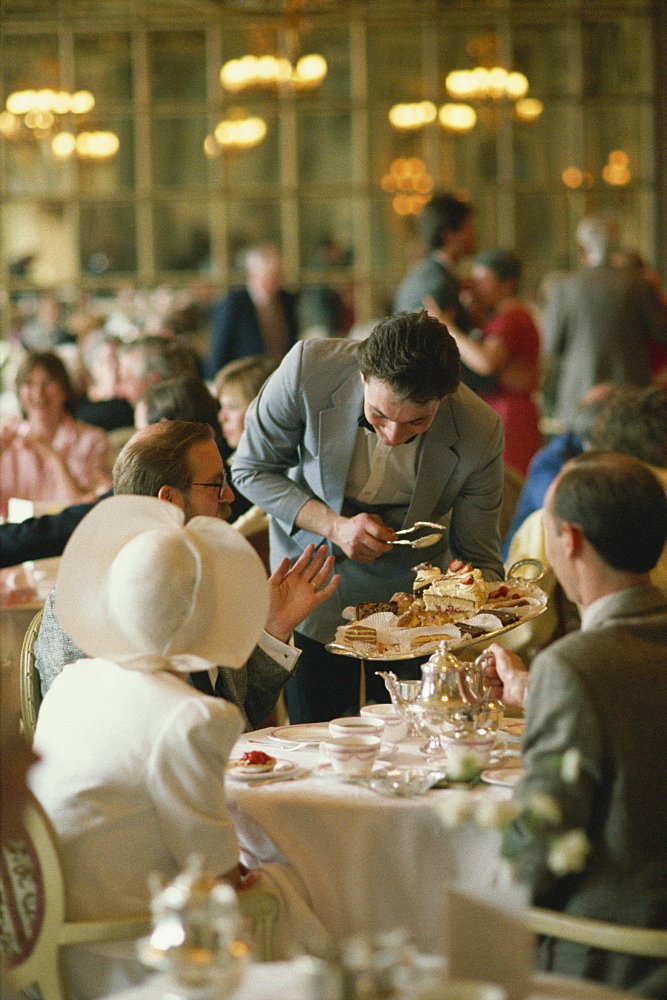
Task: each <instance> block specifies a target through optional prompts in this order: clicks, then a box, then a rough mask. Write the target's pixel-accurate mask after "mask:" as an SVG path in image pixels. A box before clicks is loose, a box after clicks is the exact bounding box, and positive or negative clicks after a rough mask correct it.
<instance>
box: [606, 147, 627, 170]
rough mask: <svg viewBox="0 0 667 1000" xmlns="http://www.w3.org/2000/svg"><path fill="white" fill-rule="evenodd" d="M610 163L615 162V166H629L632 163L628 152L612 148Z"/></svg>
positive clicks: (609, 157)
mask: <svg viewBox="0 0 667 1000" xmlns="http://www.w3.org/2000/svg"><path fill="white" fill-rule="evenodd" d="M608 160H609V163H611V164H613V166H615V167H627V166H628V164H629V163H630V157H629V156H628V154H627V153H624V152H623V150H622V149H612V151H611V153H610V154H609V156H608Z"/></svg>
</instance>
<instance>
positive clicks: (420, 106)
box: [389, 101, 437, 131]
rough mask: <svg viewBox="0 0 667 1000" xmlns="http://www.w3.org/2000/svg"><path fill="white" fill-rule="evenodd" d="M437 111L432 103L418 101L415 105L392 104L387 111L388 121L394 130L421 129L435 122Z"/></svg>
mask: <svg viewBox="0 0 667 1000" xmlns="http://www.w3.org/2000/svg"><path fill="white" fill-rule="evenodd" d="M436 114H437V111H436V107H435V104H434V103H433V101H420V102H419V103H415V104H394V106H393V108H390V109H389V121H390V122H391V124H392V125H393V126H394V128H397V129H402V130H403V131H409V130H411V129H418V128H423V127H424V125H428V124H429V123H430V122H432V121H435V117H436Z"/></svg>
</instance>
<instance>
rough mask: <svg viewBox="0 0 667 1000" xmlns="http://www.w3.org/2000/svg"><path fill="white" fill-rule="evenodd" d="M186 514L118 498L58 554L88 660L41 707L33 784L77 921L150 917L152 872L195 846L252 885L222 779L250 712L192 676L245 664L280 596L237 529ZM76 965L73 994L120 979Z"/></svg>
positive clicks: (68, 670) (209, 863)
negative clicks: (57, 847)
mask: <svg viewBox="0 0 667 1000" xmlns="http://www.w3.org/2000/svg"><path fill="white" fill-rule="evenodd" d="M183 520H184V518H183V513H182V511H181V510H179V509H178V508H177V507H176V506H174V505H173V504H168V503H164V502H162V501H160V500H158V499H155V498H153V497H139V496H116V497H112V498H110V499H108V500H104V501H102V502H101V503H100V504H98V505H97V506H96V507H94V508H93V509H92V510H91V512H90V513H89V514H88V515H87V516H86V517H85V518H84V520H83V521H82V522H81V524H80V525H79V526H78V527H77V529H76V531H75V532H74V534H73V535H72V537H71V539H70V541H69V543H68V545H67V548H66V549H65V552H64V555H63V558H62V562H61V566H60V570H59V574H58V581H57V598H56V611H57V614H58V616H59V618H60V620H61V621H62V624H63V626H64V627H65V629H66V631H67V632H68V633H69V634H70V635H71V636H72V638H73V639H74V641H75V642H76V644H77V645H78V646H79V647H80V648H81V649H84V650H86V651H87V653H88V656H89V657H90V658H89V659H83V660H78V661H76V662H75V663H71V664H69V665H67V666H66V667H65V669H64V670H63V672H62V673H61V674H60V675H59V676H58V677H57V678H56V680H55V681H54V683H53V685H52V686H51V688H50V689H49V691H48V693H47V695H46V697H45V698H44V700H43V702H42V705H41V708H40V713H39V719H38V722H37V729H36V735H35V749H36V751H37V752H38V754H39V755H40V756H41V758H42V760H41V763H40V764H38V765H37V767H36V768H35V772H34V775H33V779H32V781H31V784H32V787H33V790H34V792H35V794H36V796H37V798H38V799H39V800H40V801H41V803H42V805H43V806H44V808H45V809H46V812H47V813H48V815H49V816H50V818H51V820H52V822H53V824H54V826H55V828H56V830H57V832H58V834H59V836H60V839H61V842H62V847H63V853H64V864H65V869H66V875H67V883H68V888H69V890H70V895H69V900H70V910H69V913H68V916H70V917H72V918H80V919H86V918H92V919H95V918H99V917H104V916H118V915H122V914H132V913H144V912H146V910H147V908H148V903H149V892H148V885H147V876H148V874H149V873H150V872H159V873H160V874H161V875H162V876H163V877H165V878H169V879H171V878H173V877H174V875H175V874H176V873H177V872H178V871H179V870H180V869H181V868H182V867H183V865H184V864H185V861H186V859H187V857H188V855H189V854H190V853H191V852H192V851H197V852H198V853H199V854H200V855H201V856H202V859H203V863H204V865H205V867H206V869H208V870H210V871H213V872H217V873H219V874H220V875H221V876H223V877H224V878H226V879H227V880H229V881H230V882H231V883H232V885H234V886H236V887H239V886H240V885H241V883H242V876H241V871H240V868H239V865H238V844H237V839H236V833H235V830H234V826H233V824H232V822H231V820H230V818H229V816H228V815H227V812H226V809H225V802H224V787H223V779H224V770H225V766H226V763H227V760H228V757H229V753H230V750H231V748H232V746H233V744H234V742H235V740H236V739H237V737H238V736H239V734H240V733H241V731H242V729H243V723H242V718H241V714H240V712H239V711H238V709H237V708H236V707H235V706H234V705H231V704H230V703H229V702H225V701H223V700H222V699H220V698H212V697H209V696H207V695H204V694H201V693H200V692H199V691H197V690H195V689H194V688H193V687H191V686H190V685H189V684H188V683H187V674H189V673H190V672H191V671H193V670H203V669H209V668H211V667H213V666H214V665H218V664H223V665H225V666H228V667H240V666H241V665H242V664H244V663H245V662H246V660H247V658H248V656H249V654H250V652H251V651H252V649H253V648H254V646H255V644H256V642H257V639H258V637H259V634H260V632H261V630H262V627H263V626H264V623H265V620H266V616H267V612H268V607H269V592H268V586H267V582H266V574H265V572H264V569H263V566H262V563H261V560H260V558H259V556H258V555H257V554H256V552H255V551H254V549H253V548H252V546H251V545H250V544H249V543H248V542H246V541H245V539H244V538H242V537H241V536H240V535H239V534H238V532H236V531H234V529H233V528H231V527H230V526H229V525H228V524H226V523H225V522H223V521H221V520H219V519H216V518H210V517H194V518H192V519H191V520H190V521H188V523H187V524H186V525H185V526H184V525H183ZM239 608H242V609H243V612H242V614H239V610H238V609H239ZM70 965H71V971H72V975H73V979H74V980H75V986H76V987H77V988H78V990H77V992H78V995H80V996H82V997H84V996H94V995H99V990H100V985H99V984H100V982H102V983H103V986H102V988H104V987H105V986H106V988H107V989H108V988H109V981H108V980H99V978H97V977H96V976H95V975H94V974H95V972H96V971H97V972H100V971H101V968H100V969H97V970H95V969H94V968H93V967H92V966H91V964H90V959H89V958H88V959H87V960H86V966H85V976H84V979H83V980H82V979H81V976H80V974H77V966H76V959H75V960H74V963H72V962H71V963H70ZM79 968H80V967H79ZM95 980H96V982H95Z"/></svg>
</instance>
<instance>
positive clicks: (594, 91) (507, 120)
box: [0, 0, 657, 320]
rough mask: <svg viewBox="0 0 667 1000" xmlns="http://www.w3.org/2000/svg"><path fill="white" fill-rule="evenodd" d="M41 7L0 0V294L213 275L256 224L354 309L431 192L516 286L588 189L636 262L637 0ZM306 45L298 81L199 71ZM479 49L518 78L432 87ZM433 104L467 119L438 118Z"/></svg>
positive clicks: (481, 58) (649, 136)
mask: <svg viewBox="0 0 667 1000" xmlns="http://www.w3.org/2000/svg"><path fill="white" fill-rule="evenodd" d="M61 9H62V8H61V7H59V5H58V3H56V2H53V3H51V2H50V3H48V4H40V3H39V2H38V0H35V3H34V5H33V6H32V7H31V5H30V4H29V3H28V4H26V3H21V2H19V0H7V2H6V3H4V2H3V13H2V15H0V16H1V17H2V25H1V27H2V37H1V43H2V51H1V53H0V88H1V93H0V97H1V101H0V104H1V108H2V112H1V113H0V193H1V194H2V249H1V256H0V289H1V290H2V291H3V292H4V293H5V300H6V296H7V294H8V293H15V292H17V291H21V290H22V289H31V288H38V287H56V286H58V287H61V286H63V285H64V286H68V287H70V288H72V289H74V290H77V291H78V290H80V289H86V288H89V289H91V290H99V291H104V290H107V289H116V288H118V287H119V286H121V285H123V284H126V283H131V284H133V285H136V286H140V287H154V286H156V285H159V284H160V283H169V284H172V285H173V284H176V285H178V284H188V283H190V282H193V281H201V280H203V281H207V282H210V283H211V284H212V285H213V287H214V289H215V290H219V289H222V288H224V287H225V286H227V285H228V284H229V283H230V282H233V281H235V280H238V278H239V273H238V263H239V251H240V250H241V249H242V248H243V247H245V246H247V245H248V244H249V243H253V242H257V241H264V240H270V241H274V242H276V243H278V244H279V245H280V246H281V247H282V248H283V251H284V258H285V270H286V279H287V283H288V284H290V285H293V286H295V287H297V286H300V285H303V284H305V283H309V282H317V281H322V280H326V282H327V283H328V284H333V285H337V286H339V287H340V288H344V289H345V290H346V294H347V295H348V296H350V297H351V301H352V303H353V306H354V313H355V316H356V318H357V319H359V320H364V319H368V318H370V317H372V316H377V315H380V314H382V313H383V312H384V311H385V309H386V308H387V304H388V303H389V302H390V301H391V298H392V294H393V290H394V288H395V287H396V284H397V283H398V281H399V280H400V279H401V277H402V275H403V274H404V273H405V271H406V269H407V268H408V267H409V266H410V265H411V264H412V263H413V261H414V260H415V259H416V258H417V257H418V256H419V255H420V253H421V247H420V246H419V243H418V241H417V239H416V236H415V217H416V214H415V213H416V212H418V211H419V209H420V207H421V205H422V204H423V203H424V200H425V199H427V198H428V196H429V193H430V192H431V191H433V190H434V189H450V190H454V191H457V192H460V193H461V194H463V195H465V196H467V197H469V198H470V199H472V200H473V201H474V203H475V205H476V208H477V222H478V228H479V234H480V245H481V246H483V247H489V246H493V245H504V246H513V247H516V248H517V250H518V251H519V253H520V255H521V256H522V258H523V260H524V262H525V271H526V277H527V280H528V282H529V283H532V284H533V285H537V283H538V282H539V281H540V280H541V279H542V278H543V276H544V275H545V274H548V273H549V272H550V271H553V270H554V269H559V268H564V267H568V266H572V265H573V264H574V263H575V259H576V258H575V247H574V241H573V233H574V229H575V228H576V224H577V222H578V220H579V219H580V218H581V217H582V215H583V214H585V212H587V211H589V210H591V209H610V210H613V211H614V212H615V213H616V214H617V215H618V217H619V219H620V223H621V230H622V234H623V241H624V243H625V244H627V245H628V246H630V247H633V248H635V249H637V250H639V252H640V253H641V254H642V255H643V256H645V258H646V259H647V260H648V261H655V259H656V242H657V232H656V221H655V220H656V176H655V163H656V153H655V138H654V132H655V122H654V115H655V111H654V108H655V102H654V67H653V46H654V24H653V17H652V13H651V11H652V5H651V3H650V2H649V0H646V2H644V0H627V2H626V0H614V2H613V3H610V2H606V3H598V2H594V0H549V2H542V0H533V2H531V3H525V2H516V3H514V2H511V0H486V2H474V3H473V2H463V0H459V2H452V3H447V2H430V0H422V2H420V0H416V2H414V3H412V4H410V3H403V2H401V3H398V2H397V3H394V4H386V3H382V4H373V3H357V4H345V5H339V4H336V3H326V4H325V3H322V4H321V5H315V6H314V7H313V9H312V10H310V11H307V12H306V13H301V14H296V13H289V12H288V13H286V14H281V15H280V16H257V15H253V16H246V17H244V16H241V15H239V14H238V13H237V12H236V11H237V9H238V8H237V7H234V9H233V10H229V9H228V8H227V6H226V5H225V4H224V3H220V4H216V3H212V2H211V3H200V4H198V5H190V4H188V3H183V4H181V5H179V4H178V3H176V2H172V3H167V4H164V5H162V4H161V3H159V2H158V3H151V4H144V5H143V7H142V10H141V16H138V15H137V5H135V4H128V3H126V2H125V0H118V2H117V3H114V2H113V0H108V2H105V3H104V4H100V3H94V2H92V3H90V4H89V3H87V2H85V0H80V2H77V3H76V4H73V5H70V6H68V12H69V13H68V16H67V17H58V16H53V15H54V12H57V11H59V10H61ZM308 54H317V55H319V56H320V57H321V58H322V59H323V60H324V61H325V64H326V74H325V75H324V76H323V78H322V79H321V80H319V81H316V82H313V81H307V82H306V83H305V84H303V85H302V84H301V83H300V82H298V81H297V82H295V77H290V78H289V79H285V78H283V79H282V80H281V82H279V83H278V84H271V83H267V82H266V81H264V83H262V82H261V81H260V82H259V83H258V82H257V81H255V83H254V84H253V85H252V86H247V87H245V89H237V90H236V91H232V90H229V89H226V88H225V87H224V86H223V84H222V82H221V75H220V71H221V68H222V67H223V66H225V65H229V63H230V62H231V61H239V60H241V59H242V58H243V57H244V56H246V57H247V56H249V55H250V56H253V57H255V59H256V60H259V59H260V57H263V56H276V57H279V58H280V59H283V60H289V61H290V65H291V66H292V67H295V66H296V64H297V62H298V59H299V58H300V57H301V56H302V55H308ZM234 65H236V63H234ZM494 67H500V68H501V69H504V70H505V71H507V72H508V73H512V74H514V75H515V76H516V75H517V74H521V75H522V76H523V78H524V79H525V82H526V84H525V89H524V92H523V93H522V94H519V93H518V90H520V89H521V87H522V86H523V84H521V86H519V85H517V86H518V90H516V91H504V90H503V89H502V87H501V85H500V83H498V81H497V80H496V89H493V88H492V89H491V90H490V91H489V90H487V91H484V90H483V88H482V89H480V90H478V91H476V92H474V93H472V94H471V93H470V92H468V93H465V94H463V95H462V96H461V95H458V96H456V95H453V94H452V92H451V90H450V88H449V86H448V83H449V82H451V81H450V80H449V74H451V73H453V72H454V71H473V70H475V71H479V70H482V71H484V70H486V71H487V75H488V71H489V70H492V69H493V68H494ZM295 72H296V71H295V70H293V73H295ZM478 75H480V74H478ZM481 76H482V77H483V73H482V74H481ZM501 83H502V81H501ZM503 86H504V84H503ZM31 92H32V94H33V95H34V94H37V95H38V96H37V97H34V96H33V97H32V98H31V97H25V94H26V93H27V94H30V93H31ZM44 93H50V94H53V95H55V97H54V98H46V97H43V96H42V97H40V96H39V95H43V94H44ZM16 95H18V98H17V96H16ZM21 95H23V97H21ZM86 95H88V96H86ZM31 100H32V102H33V104H32V105H30V101H31ZM21 101H23V103H21ZM35 102H36V106H35ZM40 102H41V103H40ZM522 102H523V109H522V108H521V106H520V105H521V103H522ZM450 105H455V106H459V107H460V106H467V107H469V108H472V111H473V113H474V123H473V124H472V125H471V124H470V121H469V120H468V121H467V124H466V123H465V122H460V121H459V122H458V124H457V122H456V115H455V117H454V120H452V121H451V122H450V121H449V119H448V118H447V114H449V112H448V113H447V114H446V113H445V112H444V111H443V109H444V108H445V107H449V106H450ZM397 106H404V107H405V106H407V109H408V110H407V111H403V112H402V113H403V115H404V120H403V122H402V123H400V122H399V124H395V123H394V124H393V123H392V121H395V120H396V119H397V116H398V117H400V113H399V112H396V110H395V109H396V107H397ZM420 109H421V110H420ZM390 112H391V119H390ZM458 114H459V115H460V114H461V112H458ZM420 115H422V117H423V119H424V120H423V121H422V120H421V119H420V118H419V116H420ZM406 116H407V119H406ZM410 116H412V117H410ZM406 120H407V125H406ZM257 122H260V123H261V125H258V124H257ZM248 123H254V124H248ZM463 126H465V127H463ZM253 129H255V131H254V132H253ZM244 130H245V131H244ZM258 132H261V133H262V135H261V137H260V138H259V139H257V135H258ZM105 137H106V138H105Z"/></svg>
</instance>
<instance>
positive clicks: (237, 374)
mask: <svg viewBox="0 0 667 1000" xmlns="http://www.w3.org/2000/svg"><path fill="white" fill-rule="evenodd" d="M277 367H278V365H277V364H276V362H275V361H274V360H273V358H267V357H264V356H263V355H254V356H252V357H249V358H239V359H238V360H236V361H230V362H229V364H227V365H225V366H224V368H221V369H220V371H219V372H218V374H217V375H216V377H215V384H214V387H215V394H216V396H217V398H218V401H219V403H220V412H219V414H218V420H219V421H220V427H221V428H222V433H223V436H224V439H225V442H226V444H227V446H228V448H229V449H230V457H231V455H233V454H234V452H235V451H236V449H237V447H238V443H239V441H240V440H241V435H242V434H243V429H244V427H245V415H246V412H247V410H248V407H249V406H250V404H251V403H252V401H253V399H254V398H255V396H256V395H257V393H258V392H259V390H260V389H261V388H262V386H263V385H264V383H265V382H266V380H267V378H268V377H269V375H271V373H272V372H274V371H275V370H276V368H277ZM227 457H228V456H225V458H227ZM235 493H236V500H237V504H238V503H239V498H240V500H242V501H243V503H244V504H245V507H244V509H243V510H241V509H239V508H238V507H234V508H233V509H232V518H233V520H234V527H235V528H236V529H237V530H238V531H240V532H241V534H242V535H245V536H246V538H248V537H250V536H251V535H257V534H258V533H259V532H265V531H267V530H268V524H269V521H268V518H267V516H266V514H265V513H264V511H263V510H260V509H259V507H256V506H254V505H253V504H251V503H249V502H248V501H247V500H246V499H245V498H244V497H242V495H241V494H240V493H239V492H238V490H237V489H236V488H235ZM255 542H256V540H255ZM255 542H254V543H253V544H255ZM260 554H262V555H263V556H264V557H265V564H266V565H268V538H267V540H266V553H262V552H260Z"/></svg>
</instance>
